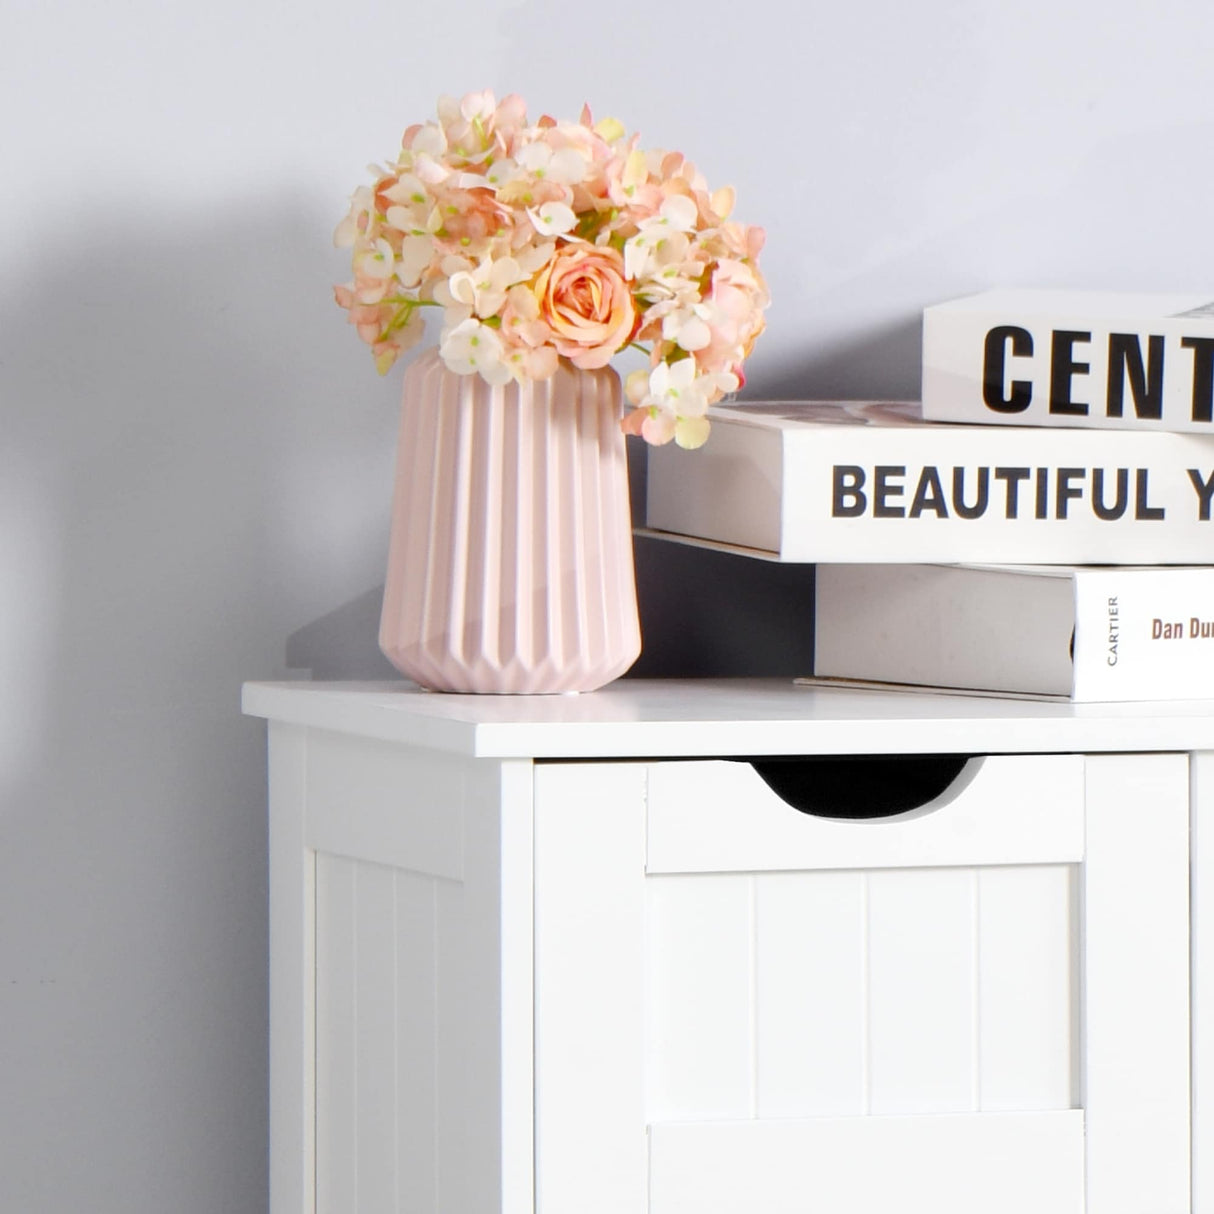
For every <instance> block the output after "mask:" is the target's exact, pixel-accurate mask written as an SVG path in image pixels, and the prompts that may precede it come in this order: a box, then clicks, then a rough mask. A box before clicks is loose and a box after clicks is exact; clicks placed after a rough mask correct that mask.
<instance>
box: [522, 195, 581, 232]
mask: <svg viewBox="0 0 1214 1214" xmlns="http://www.w3.org/2000/svg"><path fill="white" fill-rule="evenodd" d="M527 215H528V218H530V220H531V222H532V224H533V225H534V227H535V230H536V231H537V232H538V233H539V234H540V235H541V236H563V235H564V234H565V233H566V232H572V231H573V229H574V228H576V227H577V216H576V215H575V214H574V213H573V208H572V207H571V206H568V205H566V204H565V203H563V202H546V203H544V205H543V206H541V207H540V208H539V210H531V209H528V211H527Z"/></svg>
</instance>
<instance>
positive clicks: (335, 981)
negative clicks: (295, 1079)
mask: <svg viewBox="0 0 1214 1214" xmlns="http://www.w3.org/2000/svg"><path fill="white" fill-rule="evenodd" d="M357 898H358V865H357V863H356V862H355V861H353V860H345V859H342V858H340V857H337V856H326V855H320V856H317V858H316V1209H317V1214H346V1211H349V1210H357V1209H358V1208H359V1206H358V1133H359V1124H358V983H357V969H356V967H357V964H358V906H357Z"/></svg>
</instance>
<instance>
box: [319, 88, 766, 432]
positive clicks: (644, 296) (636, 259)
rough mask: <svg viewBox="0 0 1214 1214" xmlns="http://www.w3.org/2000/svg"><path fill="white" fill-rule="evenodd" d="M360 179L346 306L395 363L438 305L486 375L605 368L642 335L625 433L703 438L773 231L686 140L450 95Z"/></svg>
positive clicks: (733, 368) (755, 319)
mask: <svg viewBox="0 0 1214 1214" xmlns="http://www.w3.org/2000/svg"><path fill="white" fill-rule="evenodd" d="M373 172H374V173H375V177H376V179H375V182H374V184H373V185H370V186H364V187H362V188H360V189H358V190H357V191H356V192H355V193H354V195H353V197H352V199H351V205H350V211H349V214H348V215H347V216H346V218H345V219H344V220H343V221H342V222H341V223H340V225H339V226H338V229H337V233H336V240H337V243H338V244H340V245H343V246H346V247H349V248H351V249H352V264H353V281H352V282H350V283H349V284H347V285H345V286H340V287H337V288H336V292H335V293H336V297H337V302H338V303H339V304H340V305H341V306H342V307H343V308H345V309H347V311H348V312H349V315H350V321H351V323H352V324H354V325H355V327H356V328H357V330H358V334H359V336H360V337H361V338H362V340H363V341H365V342H366V343H367V344H368V345H370V346H371V348H372V351H373V353H374V356H375V362H376V366H377V367H378V368H379V370H380V372H381V373H382V372H385V371H387V370H388V368H389V367H391V366H392V364H393V363H394V362H395V360H396V358H397V357H398V356H399V354H400V353H401V352H402V351H403V350H406V349H408V348H409V347H410V346H412V345H414V344H415V343H416V342H418V341H419V340H420V338H421V337H422V334H423V331H424V322H423V313H424V309H426V308H439V309H441V311H442V332H441V337H440V341H439V354H440V356H441V358H442V361H443V362H444V363H445V365H446V366H447V367H448V368H450V369H451V370H452V371H455V372H458V373H460V374H463V375H472V374H479V375H480V376H481V377H482V378H483V379H484V380H486V381H487V382H488V383H490V384H506V383H509V382H510V381H511V380H515V381H518V382H519V383H524V382H526V381H540V380H545V379H548V378H550V377H551V376H552V375H553V374H554V373H555V371H556V369H557V367H558V365H559V363H560V360H562V359H564V360H567V361H568V362H569V363H571V364H572V365H573V366H575V367H578V368H581V369H594V368H600V367H605V366H606V365H607V364H608V363H609V362H610V361H611V360H612V358H613V357H614V356H615V355H616V354H617V353H619V352H620V351H622V350H624V349H626V348H628V347H636V348H638V349H640V350H641V351H642V352H643V353H645V354H646V355H647V356H648V360H649V366H648V368H645V369H638V370H636V371H634V372H632V373H631V374H630V375H628V376H627V378H626V381H625V385H624V391H625V395H626V397H627V400H628V402H629V404H631V405H632V406H634V408H633V410H632V411H631V412H630V413H628V414H627V415H626V416H625V417H624V419H623V423H622V424H623V428H624V430H625V431H626V432H628V433H633V434H639V435H641V436H642V437H643V438H644V439H645V440H646V441H648V442H650V443H665V442H669V441H670V440H671V439H674V440H675V441H676V442H677V443H679V444H680V445H682V446H684V447H698V446H700V445H701V444H702V443H703V442H704V440H705V439H706V438H707V437H708V430H709V424H708V419H707V418H706V417H705V413H706V411H707V409H708V406H709V405H711V404H712V403H713V402H715V401H717V400H719V399H720V398H721V397H722V396H724V395H725V394H727V393H730V392H734V391H736V390H737V389H738V387H739V386H740V385H741V383H742V379H743V374H742V364H743V361H744V360H745V359H746V357H747V355H748V354H749V353H750V349H751V347H752V345H753V344H754V341H755V338H756V337H758V335H759V334H760V333H761V332H762V331H763V310H764V308H765V307H766V306H767V303H768V292H767V287H766V284H765V283H764V281H763V277H762V275H761V274H760V272H759V264H758V257H759V251H760V250H761V248H762V246H763V231H762V229H761V228H757V227H751V226H747V225H744V224H741V223H737V222H735V221H733V220H731V219H730V218H729V216H730V214H731V212H732V210H733V201H734V198H733V191H732V190H730V189H722V190H717V191H715V192H712V193H710V192H709V190H708V188H707V186H706V184H705V182H704V180H703V178H702V176H701V175H700V174H699V173H698V172H697V171H696V169H695V167H694V165H692V164H691V162H690V161H688V160H687V159H686V158H685V157H684V156H682V155H681V154H680V153H678V152H662V151H645V150H643V149H642V148H640V147H639V146H638V140H637V137H636V136H635V135H631V136H630V135H628V134H627V132H626V131H625V130H624V128H623V126H621V124H620V123H619V122H617V121H615V120H614V119H607V120H604V121H600V122H597V123H596V122H594V121H593V119H592V117H591V114H590V111H589V109H583V111H582V114H581V117H580V119H579V121H577V122H557V121H555V120H553V119H552V118H548V117H543V118H540V119H539V121H538V122H536V123H534V124H532V123H530V122H528V120H527V115H526V110H525V106H524V103H523V101H522V99H521V98H520V97H517V96H514V95H511V96H509V97H506V98H504V99H503V100H502V101H501V102H500V103H499V102H497V101H496V100H495V98H494V96H493V94H492V93H490V92H482V93H470V94H468V95H467V96H465V97H464V98H463V99H462V100H461V101H456V100H454V99H452V98H444V99H443V100H441V101H440V102H439V105H438V119H437V121H434V122H428V123H425V124H421V125H415V126H411V127H409V129H408V130H406V131H405V134H404V138H403V140H402V146H401V151H400V153H399V155H398V156H397V158H396V160H395V163H393V164H392V165H390V166H387V167H382V168H381V167H375V168H374V169H373Z"/></svg>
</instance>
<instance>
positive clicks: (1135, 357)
mask: <svg viewBox="0 0 1214 1214" xmlns="http://www.w3.org/2000/svg"><path fill="white" fill-rule="evenodd" d="M922 388H923V414H924V416H925V417H927V418H929V419H932V420H935V421H956V422H980V423H989V424H992V425H1019V426H1028V425H1031V426H1079V427H1089V426H1095V427H1110V428H1114V429H1141V430H1188V431H1194V432H1197V433H1203V434H1210V433H1214V292H1211V293H1210V294H1208V295H1193V294H1174V295H1144V294H1137V295H1135V294H1128V295H1127V294H1113V293H1108V292H1099V291H1029V290H1001V291H987V292H984V293H982V294H980V295H972V296H969V297H967V298H965V299H957V300H952V301H950V302H948V303H942V304H937V305H935V306H933V307H929V308H925V309H924V312H923V383H922Z"/></svg>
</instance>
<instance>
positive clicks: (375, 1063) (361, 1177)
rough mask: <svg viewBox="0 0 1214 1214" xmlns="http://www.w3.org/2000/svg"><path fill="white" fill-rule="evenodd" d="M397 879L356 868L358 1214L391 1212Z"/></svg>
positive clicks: (381, 870) (385, 871) (380, 869)
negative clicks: (395, 885) (395, 886)
mask: <svg viewBox="0 0 1214 1214" xmlns="http://www.w3.org/2000/svg"><path fill="white" fill-rule="evenodd" d="M394 884H395V873H394V872H393V870H392V869H390V868H385V867H384V866H383V865H379V864H360V865H359V866H358V887H357V891H356V896H355V917H356V931H357V938H356V942H355V959H354V981H355V1006H356V1008H357V1012H358V1015H357V1020H356V1025H357V1044H356V1048H355V1067H356V1070H355V1075H356V1078H355V1090H356V1092H357V1098H358V1114H357V1124H358V1142H357V1155H356V1160H357V1167H358V1214H396V1178H397V1158H396V1116H397V1103H396V1068H395V1067H394V1066H392V1060H393V1058H394V1057H395V1055H396V1045H397V1038H398V1033H399V1031H400V1029H399V1009H398V1008H397V1005H396V907H395V889H394Z"/></svg>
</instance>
